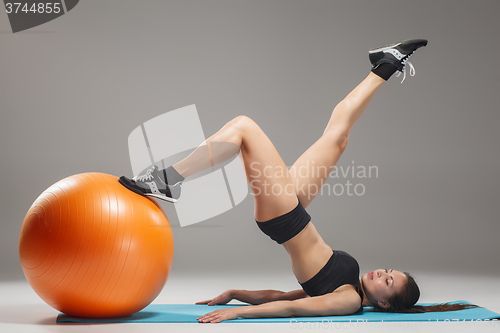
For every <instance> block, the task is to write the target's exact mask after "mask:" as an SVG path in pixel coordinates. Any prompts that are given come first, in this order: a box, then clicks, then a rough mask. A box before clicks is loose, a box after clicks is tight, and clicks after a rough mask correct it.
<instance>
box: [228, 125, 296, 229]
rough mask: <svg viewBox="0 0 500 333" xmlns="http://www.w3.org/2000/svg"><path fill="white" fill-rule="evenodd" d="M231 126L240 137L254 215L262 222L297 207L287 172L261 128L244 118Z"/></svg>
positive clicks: (293, 189)
mask: <svg viewBox="0 0 500 333" xmlns="http://www.w3.org/2000/svg"><path fill="white" fill-rule="evenodd" d="M238 118H239V119H238V121H237V122H236V123H235V126H236V127H237V128H238V129H239V130H240V131H241V132H242V134H243V136H242V137H243V142H242V145H241V153H242V157H243V164H244V167H245V171H246V177H247V181H248V184H249V185H250V188H251V190H252V195H253V197H254V203H255V208H254V216H255V219H256V220H257V221H259V222H264V221H267V220H270V219H272V218H275V217H277V216H280V215H283V214H285V213H287V212H289V211H291V210H292V209H293V208H295V207H296V206H297V204H298V198H297V194H296V190H295V185H294V183H293V181H292V177H291V176H290V174H289V172H288V169H287V167H286V165H285V163H284V162H283V159H282V158H281V156H280V155H279V153H278V151H277V150H276V148H275V147H274V145H273V143H272V142H271V140H270V139H269V138H268V137H267V135H266V134H265V133H264V131H262V129H261V128H260V127H259V126H258V125H257V124H256V123H255V122H254V121H253V120H251V119H250V118H248V117H244V116H242V117H238Z"/></svg>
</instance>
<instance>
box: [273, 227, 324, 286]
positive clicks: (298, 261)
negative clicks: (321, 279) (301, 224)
mask: <svg viewBox="0 0 500 333" xmlns="http://www.w3.org/2000/svg"><path fill="white" fill-rule="evenodd" d="M282 245H283V247H284V248H285V249H286V251H287V252H288V254H289V255H290V260H291V261H292V270H293V273H294V274H295V277H296V278H297V281H298V282H299V283H304V282H306V281H307V280H309V279H310V278H312V277H313V276H314V275H316V273H318V272H319V271H320V270H321V268H323V266H325V264H326V262H327V261H328V259H330V257H331V256H332V254H333V250H332V248H331V247H330V246H328V244H326V243H325V241H324V240H323V238H321V236H320V235H319V233H318V231H317V230H316V228H315V227H314V225H313V223H312V222H309V223H308V224H307V226H306V227H305V228H304V229H302V231H301V232H299V233H298V234H297V235H295V236H294V237H293V238H292V239H290V240H288V241H286V242H284V243H283V244H282Z"/></svg>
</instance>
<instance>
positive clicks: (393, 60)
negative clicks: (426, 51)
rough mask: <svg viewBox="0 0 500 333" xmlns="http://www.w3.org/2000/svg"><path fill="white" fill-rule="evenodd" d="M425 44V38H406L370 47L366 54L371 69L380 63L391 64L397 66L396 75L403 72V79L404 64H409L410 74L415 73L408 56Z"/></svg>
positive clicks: (404, 72)
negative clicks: (393, 42)
mask: <svg viewBox="0 0 500 333" xmlns="http://www.w3.org/2000/svg"><path fill="white" fill-rule="evenodd" d="M426 45H427V40H426V39H408V40H405V41H402V42H400V43H395V44H391V45H387V46H384V47H379V48H376V49H371V50H370V51H369V52H368V55H369V56H370V62H371V63H372V69H375V68H377V67H378V66H380V65H381V64H387V63H388V64H392V65H394V66H396V67H397V70H398V73H397V75H396V76H399V75H401V73H403V74H404V75H403V81H404V80H405V78H406V64H408V65H409V66H410V75H411V76H414V75H415V67H413V64H412V63H411V62H409V61H408V58H410V57H411V55H412V54H413V52H415V50H416V49H418V48H420V47H423V46H426ZM403 81H401V83H403Z"/></svg>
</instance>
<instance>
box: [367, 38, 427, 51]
mask: <svg viewBox="0 0 500 333" xmlns="http://www.w3.org/2000/svg"><path fill="white" fill-rule="evenodd" d="M411 43H424V45H422V46H426V45H427V40H426V39H408V40H405V41H402V42H400V43H394V44H389V45H386V46H382V47H378V48H376V49H371V50H370V51H368V53H370V54H371V53H377V52H382V51H385V50H388V49H392V48H394V47H396V46H399V45H402V44H411Z"/></svg>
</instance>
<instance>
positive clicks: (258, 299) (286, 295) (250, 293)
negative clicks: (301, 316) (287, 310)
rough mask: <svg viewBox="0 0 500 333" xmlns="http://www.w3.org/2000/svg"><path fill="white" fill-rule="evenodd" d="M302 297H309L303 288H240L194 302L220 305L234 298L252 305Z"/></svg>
mask: <svg viewBox="0 0 500 333" xmlns="http://www.w3.org/2000/svg"><path fill="white" fill-rule="evenodd" d="M304 297H309V296H308V295H307V294H306V293H305V291H304V290H302V289H298V290H292V291H289V292H284V291H281V290H273V289H268V290H242V289H229V290H226V291H225V292H223V293H222V294H220V295H219V296H217V297H214V298H212V299H209V300H206V301H201V302H196V304H207V305H220V304H227V303H229V302H230V301H231V300H233V299H235V300H238V301H241V302H245V303H248V304H252V305H258V304H263V303H269V302H274V301H281V300H289V301H292V300H296V299H300V298H304Z"/></svg>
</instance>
